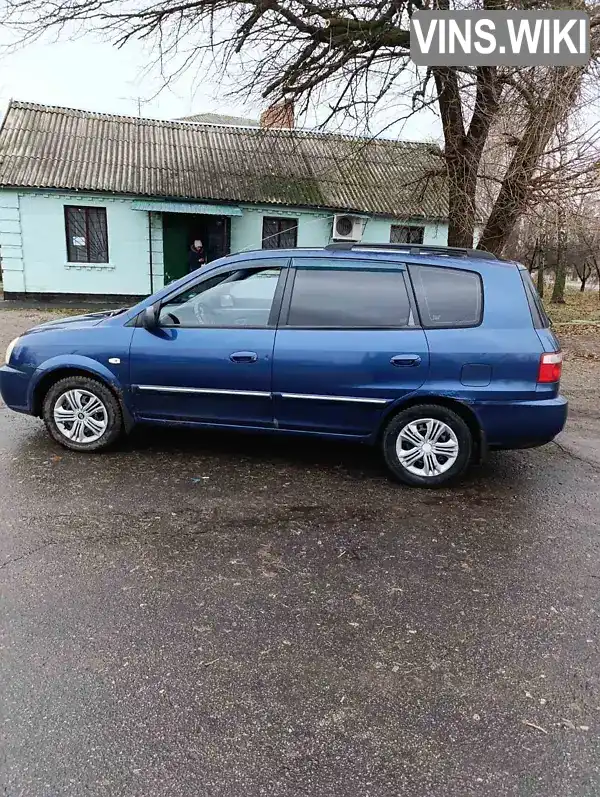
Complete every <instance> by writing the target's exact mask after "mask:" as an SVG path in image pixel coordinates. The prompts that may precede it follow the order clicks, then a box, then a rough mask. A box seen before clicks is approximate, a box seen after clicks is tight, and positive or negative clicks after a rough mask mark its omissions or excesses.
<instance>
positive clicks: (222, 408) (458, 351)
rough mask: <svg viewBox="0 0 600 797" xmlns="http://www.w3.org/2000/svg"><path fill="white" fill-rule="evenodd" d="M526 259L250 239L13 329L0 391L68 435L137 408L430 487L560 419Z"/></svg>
mask: <svg viewBox="0 0 600 797" xmlns="http://www.w3.org/2000/svg"><path fill="white" fill-rule="evenodd" d="M549 327H550V325H549V321H548V318H547V316H546V314H545V312H544V309H543V307H542V304H541V302H540V300H539V297H538V295H537V293H536V290H535V288H534V286H533V283H532V281H531V279H530V276H529V273H528V271H527V270H526V269H525V268H524V267H523V266H521V265H519V264H518V263H514V262H508V261H503V260H499V259H496V258H494V257H493V256H492V255H489V254H487V253H484V252H480V251H477V250H470V249H451V248H448V247H432V246H425V245H424V246H415V245H412V244H408V245H403V244H398V245H394V244H380V245H375V244H346V243H341V244H331V245H330V246H327V247H325V248H324V249H290V250H282V249H280V250H277V249H275V250H260V251H255V252H245V253H242V254H236V255H232V256H229V257H225V258H222V259H221V260H218V261H215V262H213V263H211V264H210V265H209V266H207V267H204V268H203V269H201V270H199V271H196V272H194V273H192V274H189V275H188V276H186V277H184V278H182V279H180V280H179V281H178V282H174V283H172V284H170V285H167V286H166V287H165V288H163V289H162V290H160V291H158V292H157V293H155V294H154V295H153V296H150V297H148V298H147V299H144V300H143V301H142V302H140V303H139V304H137V305H136V306H135V307H131V308H127V309H122V310H117V311H111V312H101V313H90V314H89V315H83V316H78V317H75V318H64V319H61V320H59V321H53V322H50V323H47V324H41V325H40V326H38V327H35V328H34V329H31V330H29V331H28V332H26V333H25V334H23V335H21V336H20V337H18V338H17V339H16V340H14V341H13V342H12V343H11V344H10V346H9V347H8V351H7V353H6V364H5V365H4V366H3V367H2V368H1V369H0V390H1V392H2V397H3V399H4V401H5V402H6V404H7V405H8V406H9V407H10V408H12V409H13V410H16V411H18V412H25V413H29V414H31V415H35V416H38V417H41V418H43V419H44V421H45V423H46V426H47V429H48V431H49V433H50V435H51V436H52V437H53V438H54V440H56V441H57V442H58V443H60V444H61V445H63V446H66V447H67V448H70V449H73V450H74V451H100V450H103V449H106V448H107V447H109V446H110V445H112V444H114V443H115V441H116V440H117V439H118V438H119V437H120V436H121V434H122V433H123V432H126V431H129V430H130V429H131V428H132V427H133V426H134V424H138V423H151V424H162V425H178V426H188V427H211V428H217V427H218V428H226V429H240V430H246V431H250V430H252V431H261V432H272V433H273V432H276V433H279V434H304V435H314V436H317V437H330V438H340V439H350V440H356V441H361V442H365V443H370V444H372V445H376V446H379V447H380V448H381V451H382V452H383V456H384V459H385V462H386V464H387V466H388V468H389V470H390V472H391V474H393V476H395V477H396V478H397V479H399V480H400V481H402V482H405V483H407V484H411V485H417V486H421V487H437V486H440V485H442V484H445V483H447V482H449V481H450V480H454V479H457V478H458V477H460V476H461V475H462V474H463V473H464V472H465V470H466V469H467V468H468V466H469V464H470V463H472V462H473V461H477V460H480V459H481V457H482V456H483V455H484V453H485V452H486V450H487V449H488V448H523V447H527V446H539V445H542V444H544V443H547V442H549V441H550V440H552V439H553V438H554V437H555V436H556V435H557V434H558V433H559V432H560V431H561V429H562V428H563V426H564V424H565V420H566V416H567V402H566V400H565V399H564V398H563V397H562V396H561V395H560V394H559V381H560V374H561V366H562V354H561V352H560V349H559V345H558V342H557V340H556V338H555V336H554V334H553V333H552V331H551V330H550V328H549Z"/></svg>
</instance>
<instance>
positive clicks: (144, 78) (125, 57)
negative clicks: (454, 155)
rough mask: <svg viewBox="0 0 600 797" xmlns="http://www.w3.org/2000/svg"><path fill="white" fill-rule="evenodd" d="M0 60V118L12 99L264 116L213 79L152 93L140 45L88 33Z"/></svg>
mask: <svg viewBox="0 0 600 797" xmlns="http://www.w3.org/2000/svg"><path fill="white" fill-rule="evenodd" d="M0 58H1V63H2V70H1V71H0V108H1V110H2V113H3V112H4V110H5V108H6V105H7V103H8V101H9V100H10V99H15V100H22V101H28V102H38V103H43V104H46V105H61V106H67V107H71V108H81V109H84V110H90V111H98V112H104V113H116V114H125V115H131V116H140V115H141V116H145V117H149V118H154V119H176V118H178V117H182V116H186V115H190V114H194V113H207V112H219V113H227V114H232V115H235V116H245V117H248V118H258V116H259V115H260V111H261V110H263V109H264V106H263V107H262V108H261V107H260V106H257V105H256V104H254V105H252V104H249V105H245V104H243V103H241V102H240V101H239V100H235V101H233V100H232V99H231V98H229V97H228V96H227V89H226V87H224V86H219V85H218V84H217V83H216V82H215V80H214V78H213V76H211V75H206V76H203V75H199V76H197V75H196V74H192V73H191V72H188V73H186V74H184V75H183V76H182V77H181V78H179V79H178V80H177V81H176V82H175V83H173V84H172V85H170V86H169V87H168V88H167V89H163V90H162V91H160V92H159V93H158V94H157V91H158V89H159V87H160V86H161V81H160V77H159V74H158V72H157V71H156V70H150V72H148V64H149V63H150V62H151V60H152V59H151V54H150V53H148V52H145V51H144V48H143V47H142V45H141V44H140V43H138V42H133V43H131V44H128V45H126V46H125V47H123V48H121V49H118V48H116V47H115V46H113V45H112V44H110V43H109V42H106V41H102V40H100V39H99V38H97V37H95V36H94V35H91V34H90V35H87V36H84V37H81V38H79V39H76V40H74V41H73V40H72V41H61V42H60V43H56V42H45V43H44V42H37V43H35V44H30V45H28V46H27V47H26V48H25V49H21V50H19V51H17V52H15V53H13V54H10V55H2V56H0ZM395 113H396V111H394V110H392V109H388V110H386V109H383V110H382V112H381V114H380V117H378V119H377V120H376V126H375V127H374V128H373V132H374V133H377V132H379V130H382V129H383V128H385V127H387V125H389V123H390V122H391V121H392V120H393V119H394V118H395ZM311 122H312V123H313V124H314V120H308V121H307V123H306V125H305V126H308V127H310V126H312V124H311ZM346 129H347V130H348V131H349V132H350V130H349V128H348V127H346ZM385 135H386V136H387V137H390V136H391V137H398V138H404V139H409V140H423V139H426V140H431V139H437V138H438V137H439V129H438V125H437V119H436V118H435V117H434V116H433V115H432V114H429V113H428V114H426V115H423V116H419V117H417V118H413V119H412V120H410V121H409V123H407V124H406V125H404V126H403V128H402V129H401V130H399V129H393V128H392V129H390V130H388V131H386V133H385Z"/></svg>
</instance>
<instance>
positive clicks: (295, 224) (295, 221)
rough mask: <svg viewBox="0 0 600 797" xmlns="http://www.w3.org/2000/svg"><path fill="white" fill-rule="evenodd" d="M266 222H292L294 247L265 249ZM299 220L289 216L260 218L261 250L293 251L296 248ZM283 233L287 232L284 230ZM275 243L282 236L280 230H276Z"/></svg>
mask: <svg viewBox="0 0 600 797" xmlns="http://www.w3.org/2000/svg"><path fill="white" fill-rule="evenodd" d="M266 221H276V222H278V223H279V222H282V221H286V222H288V221H289V222H292V224H293V227H292V230H293V233H294V245H293V246H270V247H265V222H266ZM299 222H300V219H299V218H291V217H289V216H263V217H262V231H261V232H262V235H261V249H265V250H266V251H271V252H273V251H277V250H278V249H295V248H296V247H297V246H298V225H299ZM284 232H289V230H285V231H284ZM275 234H276V235H277V243H279V236H280V235H281V234H282V230H280V229H279V230H277V233H275Z"/></svg>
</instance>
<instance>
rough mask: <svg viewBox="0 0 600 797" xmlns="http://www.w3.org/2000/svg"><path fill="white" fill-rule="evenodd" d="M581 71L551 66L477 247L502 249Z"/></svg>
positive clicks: (569, 106) (579, 78)
mask: <svg viewBox="0 0 600 797" xmlns="http://www.w3.org/2000/svg"><path fill="white" fill-rule="evenodd" d="M582 74H583V69H582V67H555V69H554V74H553V75H552V84H551V86H550V88H549V90H548V91H547V93H546V95H545V96H544V97H543V99H542V100H541V101H540V102H539V107H538V108H537V109H532V110H531V112H530V115H529V119H528V120H527V124H526V125H525V130H524V132H523V136H522V138H521V140H520V141H519V143H518V145H517V147H516V148H515V153H514V155H513V158H512V161H511V163H510V166H509V167H508V170H507V172H506V176H505V178H504V182H503V183H502V186H501V188H500V192H499V193H498V196H497V198H496V202H495V204H494V207H493V208H492V212H491V213H490V216H489V218H488V221H487V224H486V226H485V229H484V231H483V235H482V236H481V239H480V241H479V244H478V248H479V249H485V250H487V251H489V252H493V253H494V254H496V255H500V254H501V253H502V250H503V248H504V246H505V244H506V242H507V241H508V238H509V236H510V234H511V232H512V230H513V227H514V226H515V223H516V221H517V219H518V218H519V216H520V214H521V213H522V212H523V209H524V208H525V206H526V204H527V199H528V197H529V193H530V190H531V180H532V178H533V176H534V174H535V170H536V169H537V167H538V164H539V160H540V157H541V155H542V153H543V152H544V150H545V149H546V146H547V144H548V142H549V141H550V138H551V136H552V134H553V133H554V132H555V130H556V128H557V126H558V125H559V124H560V122H561V121H562V119H563V118H564V116H565V114H566V113H567V112H568V110H569V109H570V108H571V106H572V104H573V100H574V98H575V97H576V96H577V93H578V91H579V88H580V85H581V77H582Z"/></svg>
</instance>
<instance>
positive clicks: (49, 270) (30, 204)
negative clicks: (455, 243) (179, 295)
mask: <svg viewBox="0 0 600 797" xmlns="http://www.w3.org/2000/svg"><path fill="white" fill-rule="evenodd" d="M131 202H132V200H131V199H120V198H115V197H112V196H96V195H89V194H88V195H86V194H83V195H81V194H70V193H66V192H65V193H62V192H61V193H52V192H41V191H20V192H17V191H8V190H0V256H1V258H2V269H3V274H4V290H5V292H7V293H23V292H29V293H58V294H60V293H64V294H69V293H80V294H97V295H106V294H114V295H119V294H121V295H127V294H131V295H145V294H147V293H149V292H150V289H151V283H150V246H149V234H148V213H147V212H146V211H138V210H132V208H131ZM65 205H88V206H93V207H104V208H106V216H107V225H108V251H109V261H110V262H108V263H69V262H68V260H67V247H66V234H65V218H64V207H65ZM239 207H240V208H241V209H242V215H241V216H233V217H232V219H231V251H232V252H239V251H244V250H250V249H260V248H261V246H262V223H263V217H264V216H276V217H286V218H293V219H298V246H306V247H310V246H314V247H320V246H325V245H326V244H328V243H329V241H330V240H331V231H332V222H333V215H334V214H333V213H330V212H327V211H310V210H300V209H294V208H277V207H272V206H271V207H270V206H268V205H263V206H253V205H248V204H240V205H239ZM150 218H151V238H152V261H153V266H152V271H153V280H152V287H153V288H154V290H157V289H158V288H160V287H162V285H163V283H164V266H163V239H162V214H161V213H158V212H153V213H151V214H150ZM392 224H415V225H422V224H423V222H422V221H419V220H417V219H392V218H387V219H385V218H371V219H369V220H368V221H367V223H366V225H365V228H364V232H363V239H362V240H363V241H364V242H365V243H389V240H390V227H391V225H392ZM424 226H425V235H424V242H425V243H429V244H440V245H444V244H446V241H447V235H448V228H447V224H445V223H442V222H440V223H436V222H429V223H426V224H425V225H424Z"/></svg>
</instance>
